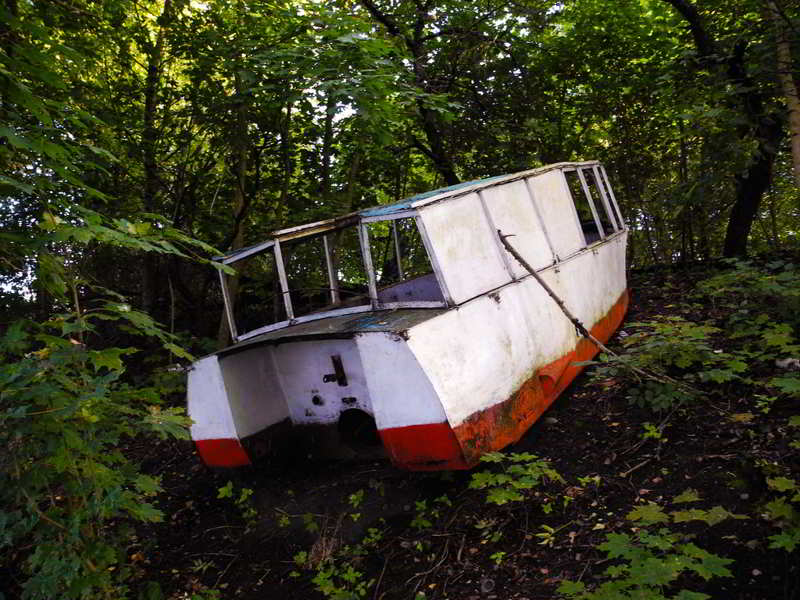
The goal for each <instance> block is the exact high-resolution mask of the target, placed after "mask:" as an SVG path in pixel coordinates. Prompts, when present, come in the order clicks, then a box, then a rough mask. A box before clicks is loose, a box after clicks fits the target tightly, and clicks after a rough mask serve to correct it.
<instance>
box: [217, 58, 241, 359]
mask: <svg viewBox="0 0 800 600" xmlns="http://www.w3.org/2000/svg"><path fill="white" fill-rule="evenodd" d="M235 84H236V96H237V99H238V105H237V107H236V126H235V127H234V138H233V152H234V164H235V174H236V183H235V185H234V188H233V214H234V224H233V227H234V229H233V241H232V242H231V245H230V249H231V250H239V249H240V248H243V247H244V232H245V223H246V220H245V217H246V214H247V208H248V204H249V203H248V202H247V197H246V195H245V182H246V178H247V156H248V154H249V152H248V150H249V148H248V140H247V105H246V100H245V97H244V95H243V94H242V84H241V79H240V78H239V75H238V73H237V74H236V75H235ZM238 295H239V276H238V275H237V276H234V277H230V278H229V279H228V298H229V299H230V303H231V307H233V306H236V300H237V297H238ZM230 341H231V331H230V326H229V324H228V316H227V314H226V312H225V310H223V311H222V316H221V317H220V320H219V331H218V333H217V344H218V345H219V347H220V348H224V347H225V346H227V345H228V344H229V343H230Z"/></svg>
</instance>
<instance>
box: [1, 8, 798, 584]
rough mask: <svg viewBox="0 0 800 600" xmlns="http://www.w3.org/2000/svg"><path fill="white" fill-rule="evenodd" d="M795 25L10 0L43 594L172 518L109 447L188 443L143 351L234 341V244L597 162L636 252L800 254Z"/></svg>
mask: <svg viewBox="0 0 800 600" xmlns="http://www.w3.org/2000/svg"><path fill="white" fill-rule="evenodd" d="M798 31H800V5H798V4H796V3H791V2H787V1H785V0H731V1H730V2H727V3H725V4H724V5H721V4H720V3H719V2H715V1H712V0H618V1H602V0H580V1H577V0H568V1H565V2H556V1H552V0H513V1H510V2H509V1H507V0H458V1H456V0H269V1H267V0H2V2H0V198H1V199H0V240H1V241H2V244H0V307H1V310H2V314H3V318H2V325H1V326H0V332H2V333H3V335H4V337H3V340H4V341H3V342H2V344H0V353H2V356H3V360H4V362H5V365H6V366H5V367H4V369H5V371H3V372H2V377H3V380H2V384H0V390H2V400H0V411H2V415H3V416H2V417H0V443H2V444H4V445H5V446H6V448H7V449H11V450H13V451H9V453H8V458H5V457H4V458H0V470H2V471H3V473H4V476H3V477H5V479H0V487H2V488H4V490H9V491H8V492H6V491H3V492H0V498H3V499H4V501H5V502H6V503H7V505H8V506H10V507H12V508H11V509H9V510H10V511H12V512H13V514H14V515H15V516H14V518H13V519H12V518H11V517H4V515H6V514H11V512H9V513H2V512H0V547H2V546H3V544H8V543H10V541H11V540H18V539H27V540H34V541H35V540H40V541H41V540H45V539H48V540H49V541H48V542H47V544H45V543H44V542H42V546H41V548H42V550H41V553H39V552H38V551H37V553H35V554H34V555H33V556H32V557H30V558H29V562H28V567H27V568H28V570H29V572H30V573H31V574H32V575H31V580H30V583H29V584H27V585H28V586H29V587H28V588H26V589H28V593H29V597H39V596H42V597H44V596H47V595H48V594H50V596H51V597H55V595H58V594H61V593H64V590H65V589H67V590H72V592H70V593H71V594H73V595H72V596H67V595H64V596H62V597H78V596H79V595H80V594H79V592H76V591H75V590H80V589H83V588H82V587H81V586H85V585H89V586H99V587H101V588H103V589H112V587H111V586H113V585H115V584H114V583H113V582H112V581H111V579H113V576H112V575H110V574H109V571H108V570H107V568H108V566H109V565H112V564H116V561H117V560H118V559H119V557H115V555H114V552H116V550H115V549H114V548H113V545H108V546H106V545H103V544H102V543H100V542H99V539H100V534H99V532H97V531H94V532H91V531H90V532H89V533H86V530H84V529H81V527H83V526H84V525H85V524H86V523H88V522H90V521H91V520H93V519H111V518H116V517H118V516H120V515H123V514H127V515H133V516H134V517H135V518H139V519H145V520H146V519H155V518H157V517H158V515H157V514H156V512H157V511H156V512H153V511H151V510H150V508H148V506H149V505H147V504H146V503H144V504H142V502H143V501H144V500H143V499H145V498H146V497H147V496H148V495H151V494H152V493H154V492H155V490H156V487H157V485H156V483H155V482H153V481H150V480H147V479H141V478H137V477H139V476H137V475H136V471H135V469H132V470H125V469H122V468H121V467H120V468H118V467H119V465H121V464H122V463H124V462H125V458H124V457H123V456H122V455H118V454H114V453H111V454H108V455H105V456H103V455H102V453H103V452H104V449H108V448H111V447H113V446H114V445H115V444H116V443H117V441H118V440H119V439H120V438H121V437H124V436H131V435H134V434H137V435H138V433H142V432H140V430H147V432H146V433H147V434H148V435H152V434H153V433H156V434H160V435H181V433H180V431H182V429H181V427H182V425H185V420H182V419H183V418H182V417H180V415H179V411H176V410H173V408H169V407H168V406H166V405H164V404H163V401H164V400H163V398H161V399H159V397H160V396H165V394H162V393H160V392H159V391H158V390H159V389H162V388H159V386H160V385H162V383H163V382H161V383H159V382H155V381H154V380H153V379H152V377H151V375H152V373H151V372H150V370H149V367H148V363H147V360H144V359H143V358H142V357H141V355H140V357H139V358H138V359H137V360H136V361H133V356H134V355H135V354H136V352H137V351H139V350H141V349H143V348H147V349H148V353H151V354H152V356H151V358H152V361H151V364H155V363H159V364H161V365H164V364H167V363H170V362H172V361H174V360H175V359H176V357H179V358H180V357H183V358H187V357H188V356H189V355H188V354H187V353H186V350H184V349H183V348H184V347H187V348H189V350H190V351H195V352H199V351H202V350H204V349H209V348H212V347H213V346H214V344H215V343H216V341H215V340H219V341H222V342H224V341H225V339H226V337H227V331H226V329H225V325H224V323H222V324H221V319H220V315H221V314H222V308H221V307H222V298H221V296H220V293H219V291H218V290H217V285H216V281H217V280H216V277H217V271H216V270H215V268H214V267H212V266H211V265H209V262H208V260H209V258H210V257H212V256H213V255H214V254H216V253H217V252H219V251H227V250H230V249H236V248H241V247H244V246H246V245H248V244H251V243H254V242H257V241H259V240H261V239H263V238H264V237H265V236H266V235H267V234H268V233H269V232H270V231H273V230H275V229H278V228H281V227H287V226H291V225H295V224H299V223H302V222H307V221H311V220H315V219H322V218H327V217H331V216H334V215H338V214H343V213H346V212H349V211H352V210H356V209H359V208H365V207H368V206H372V205H377V204H384V203H387V202H391V201H395V200H399V199H402V198H404V197H408V196H410V195H412V194H414V193H417V192H421V191H426V190H430V189H433V188H435V187H438V186H441V185H445V184H453V183H457V182H459V181H465V180H469V179H475V178H481V177H487V176H491V175H499V174H503V173H511V172H514V171H519V170H523V169H527V168H533V167H536V166H540V165H543V164H548V163H553V162H559V161H571V160H589V159H599V160H601V161H602V162H603V163H604V164H605V165H606V168H607V170H608V172H609V175H610V178H611V181H612V183H613V184H614V185H615V187H616V189H615V191H616V196H617V198H618V200H619V203H620V205H621V207H622V212H623V215H624V217H625V218H626V220H627V222H628V225H629V227H630V230H631V241H630V250H629V265H630V266H631V267H647V266H651V265H655V264H671V263H679V262H692V261H705V260H711V259H714V258H718V257H721V256H728V257H732V256H744V255H746V254H747V253H751V254H753V253H759V252H764V251H780V250H788V249H795V250H796V249H797V247H798V245H799V244H800V238H799V237H798V236H800V233H799V232H800V187H798V183H797V182H798V181H800V146H798V143H800V142H798V140H800V102H799V101H798V89H800V66H798V65H800V38H799V37H798ZM143 336H144V337H143ZM132 365H136V367H135V368H134V367H133V366H132ZM42 370H44V371H42ZM45 371H46V372H48V373H51V374H52V381H53V382H55V383H52V384H48V385H47V386H44V387H42V382H41V381H40V380H39V379H37V377H38V375H37V373H40V372H45ZM140 384H141V385H140ZM137 385H140V387H141V389H144V390H148V391H147V393H145V394H143V395H142V396H141V397H140V398H137V399H134V395H135V394H133V391H132V390H133V389H136V386H137ZM131 386H133V387H131ZM162 391H163V389H162ZM101 400H102V402H101ZM103 402H105V403H106V404H103ZM108 402H113V403H116V404H115V406H117V407H118V408H119V407H121V408H119V410H117V408H115V409H114V410H109V409H108ZM101 405H102V406H105V408H102V409H101V408H100V406H101ZM32 414H37V415H38V414H42V415H46V418H43V419H36V420H30V419H28V420H25V419H27V415H32ZM22 422H24V423H25V426H24V427H22V426H20V427H19V428H18V429H14V428H12V426H11V424H12V423H13V424H14V427H17V425H18V424H19V423H22ZM76 423H77V424H78V425H79V426H76ZM73 426H75V428H74V430H75V431H77V432H78V433H76V434H75V435H72V434H63V435H64V437H63V439H62V438H59V440H60V441H59V442H56V441H53V439H50V440H49V441H47V436H52V435H53V433H54V432H62V431H67V430H71V429H70V428H72V427H73ZM26 428H27V429H26ZM14 431H24V434H23V433H19V434H17V433H14ZM101 432H102V435H101ZM137 432H138V433H137ZM143 434H144V433H143ZM59 435H61V434H59ZM15 436H17V437H15ZM55 437H58V436H55ZM23 438H24V439H36V440H38V442H37V443H38V444H39V445H36V444H28V445H26V444H22V443H21V442H20V440H22V439H23ZM59 444H60V445H59ZM52 456H56V458H55V459H53V458H52ZM70 456H73V457H74V456H79V457H80V460H77V459H76V460H75V461H73V462H69V460H72V459H69V460H68V459H67V457H70ZM47 457H50V458H47ZM42 460H44V461H50V462H49V463H48V464H49V465H50V467H51V468H52V473H53V474H52V476H51V477H50V478H49V479H48V476H46V475H45V474H43V472H42V471H37V469H36V468H35V465H36V464H38V462H39V461H42ZM112 472H116V473H117V475H114V476H112V475H110V473H112ZM64 478H66V480H68V481H69V482H71V483H69V485H72V486H73V488H71V491H70V494H71V498H73V499H74V503H72V504H65V503H62V504H59V503H58V502H56V501H55V500H53V504H52V506H51V508H47V509H45V508H42V506H43V505H42V504H41V499H42V498H43V497H46V496H47V494H48V493H52V489H53V487H52V486H54V485H55V483H54V482H55V481H56V480H58V479H64ZM87 478H89V479H91V481H93V484H92V485H94V486H95V487H94V488H91V489H90V488H89V487H86V484H85V481H86V480H87ZM12 482H13V485H11V483H12ZM6 484H8V485H6ZM47 490H50V492H48V491H47ZM3 494H7V496H4V495H3ZM53 497H55V495H53ZM142 507H145V508H142ZM26 519H27V520H26ZM12 522H13V524H12ZM52 531H55V532H56V534H57V535H58V536H61V537H60V539H62V541H63V546H61V547H59V545H58V544H56V543H54V542H53V541H52V538H47V535H49V534H47V532H52ZM84 534H85V535H84ZM37 536H39V537H37ZM87 539H89V540H94V541H95V542H97V543H95V544H94V545H92V544H91V543H89V542H87V541H86V540H87ZM35 543H38V542H35ZM48 544H49V545H48ZM48 553H49V554H48ZM70 556H73V557H74V556H78V557H79V558H78V559H74V558H70ZM54 557H55V558H54ZM81 557H82V558H81ZM54 561H55V562H54ZM59 561H60V562H59ZM55 564H58V565H60V567H59V568H60V569H61V570H60V571H59V569H58V568H53V565H55ZM43 565H44V567H47V568H44V567H43ZM48 569H50V570H48ZM64 586H66V587H64ZM70 586H71V587H70ZM59 590H60V591H59Z"/></svg>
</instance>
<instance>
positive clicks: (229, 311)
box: [219, 271, 239, 342]
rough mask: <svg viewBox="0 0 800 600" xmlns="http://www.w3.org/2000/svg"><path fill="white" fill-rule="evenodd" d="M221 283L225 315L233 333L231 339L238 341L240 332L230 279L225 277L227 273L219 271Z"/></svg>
mask: <svg viewBox="0 0 800 600" xmlns="http://www.w3.org/2000/svg"><path fill="white" fill-rule="evenodd" d="M219 284H220V287H221V288H222V299H223V301H224V302H225V316H226V318H227V319H228V329H229V330H230V333H231V339H232V340H233V341H234V342H238V341H239V339H238V337H239V334H238V333H237V332H236V323H235V322H234V319H233V306H231V293H230V291H228V281H227V279H225V273H223V272H222V271H219Z"/></svg>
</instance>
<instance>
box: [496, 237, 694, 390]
mask: <svg viewBox="0 0 800 600" xmlns="http://www.w3.org/2000/svg"><path fill="white" fill-rule="evenodd" d="M497 235H498V236H499V237H500V241H501V242H503V246H505V249H506V250H508V253H509V254H510V255H511V256H513V257H514V258H515V259H517V262H519V264H521V265H522V266H523V267H525V270H526V271H528V273H530V274H531V275H533V277H534V279H536V281H538V282H539V285H541V286H542V287H543V288H544V291H546V292H547V295H548V296H550V297H551V298H552V299H553V301H554V302H555V303H556V304H558V307H559V308H560V309H561V311H562V312H563V313H564V315H566V317H567V318H568V319H569V320H570V321H572V323H573V325H575V328H576V329H577V330H578V331H579V332H580V333H581V335H582V336H583V337H585V338H586V339H588V340H589V341H590V342H592V343H593V344H594V345H595V346H597V347H598V348H599V349H600V351H601V352H605V353H606V354H608V355H609V356H613V357H615V358H620V356H619V354H617V353H616V352H614V351H613V350H611V349H610V348H609V347H608V346H606V345H605V344H604V343H603V342H601V341H600V340H598V339H597V338H596V337H594V336H593V335H592V334H591V333H590V332H589V330H588V329H586V326H585V325H584V324H583V323H581V321H580V319H578V317H576V316H575V315H573V314H572V313H571V312H570V311H569V309H568V308H567V305H566V304H564V301H563V300H561V298H559V297H558V294H556V293H555V292H554V291H553V290H552V289H551V288H550V286H549V285H547V282H546V281H545V280H544V279H542V277H541V276H540V275H539V274H538V273H537V272H536V270H535V269H534V268H533V267H531V266H530V265H529V264H528V261H526V260H525V259H524V258H523V257H522V255H521V254H520V253H519V252H517V250H516V249H515V248H514V246H512V245H511V242H509V241H508V238H510V237H514V234H513V233H512V234H508V235H505V234H504V233H503V232H502V231H500V230H499V229H498V230H497ZM619 364H620V365H622V367H623V368H625V369H629V370H630V371H632V372H633V373H635V374H636V375H638V376H640V377H644V378H645V379H650V380H652V381H657V382H659V383H668V384H669V385H673V386H675V387H676V388H678V389H680V390H681V391H683V392H686V393H688V394H690V395H692V396H696V395H700V394H701V392H700V391H699V390H697V389H695V388H693V387H692V386H690V385H687V384H685V383H683V382H682V381H678V380H677V379H674V378H672V377H670V376H669V375H667V374H666V373H659V372H657V371H653V370H647V369H642V368H640V367H637V366H635V365H632V364H630V363H627V362H625V361H624V360H621V361H620V362H619Z"/></svg>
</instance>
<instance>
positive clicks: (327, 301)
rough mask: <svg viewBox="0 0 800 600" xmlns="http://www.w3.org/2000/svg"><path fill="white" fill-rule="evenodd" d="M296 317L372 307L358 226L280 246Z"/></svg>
mask: <svg viewBox="0 0 800 600" xmlns="http://www.w3.org/2000/svg"><path fill="white" fill-rule="evenodd" d="M281 253H282V254H283V264H284V268H285V269H286V281H287V287H288V290H289V298H290V300H291V305H292V312H293V317H302V316H304V315H308V314H312V313H317V312H326V311H329V310H336V309H339V308H346V307H353V306H363V305H367V304H369V292H368V279H367V271H366V269H365V268H364V262H363V259H362V255H361V246H360V244H359V240H358V229H357V226H356V225H352V226H350V227H345V228H342V229H336V230H331V231H327V232H325V233H321V234H316V235H312V236H305V237H301V238H296V239H293V240H288V241H284V242H282V243H281Z"/></svg>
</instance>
